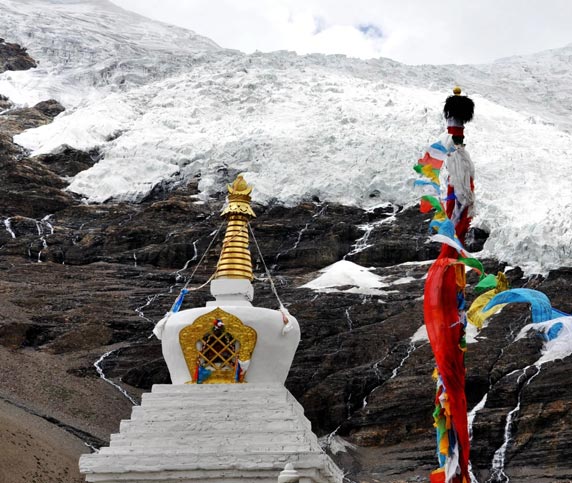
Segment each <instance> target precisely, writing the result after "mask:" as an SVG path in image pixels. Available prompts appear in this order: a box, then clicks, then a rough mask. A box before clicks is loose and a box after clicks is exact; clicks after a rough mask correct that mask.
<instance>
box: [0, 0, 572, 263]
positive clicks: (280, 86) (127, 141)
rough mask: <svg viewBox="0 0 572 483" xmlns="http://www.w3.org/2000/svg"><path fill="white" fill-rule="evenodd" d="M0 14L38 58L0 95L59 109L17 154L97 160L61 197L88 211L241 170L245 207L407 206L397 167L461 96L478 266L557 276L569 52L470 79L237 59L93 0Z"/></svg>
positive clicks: (565, 237) (443, 72) (565, 202)
mask: <svg viewBox="0 0 572 483" xmlns="http://www.w3.org/2000/svg"><path fill="white" fill-rule="evenodd" d="M0 7H1V8H2V12H3V17H2V19H1V20H0V37H3V38H5V39H6V40H7V41H9V42H10V41H12V42H18V43H21V44H22V45H24V46H26V47H28V49H29V51H30V53H31V55H32V57H34V58H36V59H37V60H39V61H40V66H39V67H38V68H37V69H34V70H32V71H25V72H17V73H15V72H7V73H4V74H2V75H0V92H1V93H3V94H5V95H8V96H9V97H11V98H12V99H13V100H14V101H16V102H17V103H19V104H20V105H31V104H33V103H35V102H37V101H39V100H43V99H46V98H48V97H53V98H56V99H58V100H60V102H62V103H64V105H66V107H68V110H67V111H66V112H64V113H62V114H61V115H59V116H58V117H57V118H56V119H55V121H54V122H53V123H52V124H49V125H46V126H42V127H40V128H37V129H33V130H28V131H26V132H24V133H22V134H21V135H19V136H17V138H16V142H18V143H19V144H21V145H23V146H24V147H26V148H28V149H29V150H31V152H32V154H41V153H49V152H57V151H58V150H60V149H62V147H65V146H72V147H75V148H78V149H84V150H91V149H94V148H95V149H97V150H99V152H100V153H101V154H102V158H101V160H100V161H99V162H98V163H97V164H96V165H95V166H93V167H92V168H90V169H88V170H86V171H83V172H81V173H79V174H78V175H77V176H76V177H75V178H74V179H73V180H72V182H71V184H70V186H69V189H70V190H71V191H73V192H75V193H78V194H80V195H82V196H84V197H85V198H86V200H87V201H88V202H92V203H103V202H107V201H113V200H115V201H119V200H123V201H131V202H137V201H139V200H141V199H143V198H144V197H145V196H146V195H147V194H148V193H149V192H150V191H151V190H152V189H153V188H154V187H155V186H157V185H159V184H161V183H180V182H185V180H187V179H190V178H192V177H195V176H200V183H199V188H200V191H201V196H202V197H203V199H207V198H208V197H209V196H212V195H215V194H216V193H218V192H220V191H221V190H222V189H224V184H225V183H226V182H227V181H228V179H229V178H231V177H232V176H234V175H235V174H236V173H238V172H242V173H244V174H245V176H246V178H247V179H248V181H249V182H250V183H252V184H253V185H254V186H255V199H256V201H258V202H260V203H282V204H285V205H295V204H297V203H299V202H301V201H305V200H310V199H314V200H316V199H319V200H320V201H322V202H335V203H342V204H347V205H354V206H360V207H363V208H364V209H369V208H372V207H375V206H379V205H381V204H383V203H387V202H391V203H394V204H399V205H404V206H408V205H412V204H414V203H416V201H417V199H418V197H419V196H420V194H422V193H420V192H419V191H416V190H415V189H414V188H413V181H414V180H415V179H416V174H415V173H414V172H413V170H412V166H413V165H414V164H415V162H416V160H417V158H418V157H419V155H420V154H421V152H422V150H423V148H424V147H425V146H426V145H427V144H428V143H430V142H432V141H433V140H434V139H435V138H436V136H437V135H438V134H440V132H441V131H442V130H443V126H444V123H443V120H442V115H441V108H442V104H443V102H444V100H445V97H446V96H447V95H449V92H450V89H451V87H452V86H453V85H455V84H459V85H461V86H462V87H463V89H464V92H465V93H467V94H469V95H470V96H471V97H472V98H473V99H474V101H475V103H476V116H475V120H474V121H473V122H472V123H470V124H469V125H468V127H467V128H466V142H467V149H468V150H469V151H470V153H471V156H472V158H473V160H474V162H475V165H476V171H477V174H476V180H475V184H476V197H477V216H476V218H475V219H474V226H477V227H480V228H483V229H486V230H487V231H489V232H490V237H489V239H488V240H487V242H486V244H485V249H484V252H483V253H481V254H479V256H481V257H483V256H493V257H495V258H497V259H499V260H503V261H507V262H509V263H511V264H512V265H519V266H521V267H522V268H523V269H524V270H525V272H527V273H545V272H546V271H547V270H550V269H553V268H557V267H561V266H567V265H571V264H572V263H571V260H572V218H571V217H570V216H569V213H570V212H571V210H572V190H571V189H570V186H569V181H568V180H569V175H568V173H569V159H570V158H571V154H572V134H571V129H572V121H571V119H572V117H571V116H570V114H571V113H572V87H570V86H572V67H571V64H570V62H569V59H570V58H572V47H571V46H566V47H563V48H562V49H556V50H553V51H547V52H541V53H539V54H535V55H531V56H520V57H514V58H508V59H501V60H499V61H497V62H495V63H493V64H490V65H478V66H470V65H467V66H458V65H444V66H434V65H420V66H409V65H405V64H400V63H398V62H395V61H392V60H390V59H374V60H358V59H351V58H346V57H345V56H341V55H330V56H326V55H321V54H313V55H305V56H299V55H296V54H294V53H292V52H272V53H259V52H257V53H254V54H250V55H246V54H243V53H241V52H238V51H233V50H228V49H222V48H220V47H218V46H217V45H216V44H215V43H214V42H212V41H210V40H209V39H206V38H204V37H201V36H200V35H197V34H195V33H194V32H190V31H187V30H184V29H181V28H178V27H172V26H169V25H165V24H162V23H159V22H155V21H152V20H149V19H145V18H143V17H140V16H138V15H136V14H133V13H131V12H126V11H125V10H122V9H120V8H119V7H116V6H115V5H113V4H111V3H110V2H108V1H107V0H65V1H62V0H58V1H56V0H24V1H18V2H16V1H15V0H0Z"/></svg>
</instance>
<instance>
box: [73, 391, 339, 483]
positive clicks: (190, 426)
mask: <svg viewBox="0 0 572 483" xmlns="http://www.w3.org/2000/svg"><path fill="white" fill-rule="evenodd" d="M287 463H292V465H293V466H294V468H295V469H296V470H297V471H298V473H299V474H300V477H301V478H300V483H342V480H343V474H342V472H341V470H340V469H339V468H338V467H337V466H336V465H335V464H334V462H333V461H332V460H331V459H330V458H329V457H328V456H327V455H326V454H325V453H324V452H323V451H322V449H321V448H320V446H319V444H318V440H317V438H316V436H315V435H314V433H312V430H311V427H310V422H309V421H308V419H306V417H305V416H304V411H303V409H302V406H300V404H299V403H298V402H297V401H296V400H295V399H294V397H293V396H292V395H291V394H290V393H289V392H288V391H287V390H286V388H285V387H284V386H282V385H281V384H275V385H259V384H210V385H209V384H204V385H196V384H188V385H155V386H153V390H152V392H151V393H147V394H144V395H143V400H142V404H141V406H136V407H134V408H133V413H132V415H131V419H130V420H126V421H122V422H121V426H120V432H119V434H113V435H112V436H111V443H110V446H109V447H106V448H102V449H101V451H100V452H99V453H95V454H89V455H83V456H82V457H81V459H80V471H81V472H82V473H85V474H86V481H88V482H98V483H111V482H122V483H136V482H141V483H143V482H145V483H151V482H161V483H175V482H176V483H186V482H189V483H191V482H193V483H197V482H208V483H238V482H240V483H245V482H253V483H254V482H256V483H276V482H277V480H278V475H279V474H280V472H281V471H282V470H283V469H284V466H285V465H286V464H287Z"/></svg>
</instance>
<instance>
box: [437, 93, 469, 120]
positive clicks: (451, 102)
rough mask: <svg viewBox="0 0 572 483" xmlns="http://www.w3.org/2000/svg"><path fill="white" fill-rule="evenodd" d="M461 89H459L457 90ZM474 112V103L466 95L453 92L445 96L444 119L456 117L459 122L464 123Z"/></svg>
mask: <svg viewBox="0 0 572 483" xmlns="http://www.w3.org/2000/svg"><path fill="white" fill-rule="evenodd" d="M460 91H461V90H460V89H459V92H460ZM474 113H475V103H474V102H473V100H472V99H471V98H469V97H467V96H462V95H460V94H455V95H453V96H449V97H447V100H446V101H445V107H444V108H443V114H445V119H451V118H454V119H457V121H460V122H461V123H463V124H465V123H466V122H469V121H471V120H472V119H473V114H474Z"/></svg>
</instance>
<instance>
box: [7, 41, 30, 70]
mask: <svg viewBox="0 0 572 483" xmlns="http://www.w3.org/2000/svg"><path fill="white" fill-rule="evenodd" d="M34 67H37V64H36V61H35V60H34V59H32V57H30V56H29V55H28V53H27V51H26V49H25V48H23V47H20V46H19V45H18V44H11V43H8V42H5V41H4V39H0V73H2V72H5V71H7V70H28V69H32V68H34Z"/></svg>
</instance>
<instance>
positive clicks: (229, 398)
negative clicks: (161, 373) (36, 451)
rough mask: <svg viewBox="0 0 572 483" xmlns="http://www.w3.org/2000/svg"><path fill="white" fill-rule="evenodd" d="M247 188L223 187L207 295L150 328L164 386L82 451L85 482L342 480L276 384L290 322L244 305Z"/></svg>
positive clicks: (247, 299)
mask: <svg viewBox="0 0 572 483" xmlns="http://www.w3.org/2000/svg"><path fill="white" fill-rule="evenodd" d="M251 191H252V188H251V187H250V186H248V185H247V183H246V182H245V181H244V179H243V178H242V177H241V176H239V177H238V178H237V179H236V181H235V182H234V183H233V184H232V186H229V203H228V206H227V207H226V208H225V209H224V210H223V213H222V215H223V216H224V217H226V218H227V220H228V228H227V231H226V235H225V238H224V242H223V248H222V252H221V256H220V260H219V262H218V265H217V270H216V273H215V275H214V279H213V281H212V282H211V294H212V295H213V296H214V298H215V301H212V302H208V303H207V306H206V307H201V308H194V309H189V310H182V311H180V312H177V313H170V314H169V315H168V316H167V317H166V318H165V319H163V320H162V321H161V322H160V323H159V324H158V326H157V328H156V331H155V332H156V334H157V335H158V336H159V338H160V339H161V341H162V347H163V355H164V357H165V361H166V362H167V365H168V368H169V373H170V375H171V380H172V382H173V384H164V385H154V386H153V389H152V391H151V393H147V394H143V398H142V403H141V406H135V407H134V408H133V413H132V415H131V419H130V420H126V421H122V422H121V426H120V432H119V434H113V435H111V443H110V445H109V447H105V448H102V449H101V450H100V452H99V453H94V454H88V455H83V456H82V457H81V459H80V471H81V472H82V473H84V474H85V475H86V481H88V482H100V483H111V482H122V483H136V482H137V483H142V482H145V483H150V482H162V483H175V482H177V483H186V482H189V483H191V482H193V483H196V482H207V483H238V482H241V483H244V482H249V483H255V482H256V483H276V482H277V481H280V482H284V483H292V482H300V483H326V482H327V483H341V482H342V480H343V474H342V472H341V470H340V469H339V468H338V467H337V466H336V465H335V464H334V462H333V461H332V460H331V459H330V458H329V457H328V456H327V455H326V454H325V453H324V452H323V451H322V449H321V448H320V446H319V444H318V440H317V438H316V435H315V434H314V433H312V430H311V426H310V422H309V421H308V419H306V417H305V416H304V411H303V409H302V407H301V406H300V404H299V403H298V402H297V401H296V400H295V399H294V397H293V396H292V395H291V394H290V393H289V392H288V390H287V389H286V388H285V387H284V381H285V380H286V376H287V375H288V371H289V370H290V365H291V364H292V359H293V358H294V353H295V352H296V348H297V347H298V343H299V342H300V327H299V325H298V322H297V321H296V319H295V318H294V317H292V316H291V315H290V314H288V313H287V312H286V313H285V312H283V311H279V310H269V309H263V308H257V307H253V306H252V303H251V302H252V300H253V289H252V285H251V280H252V279H253V274H252V263H251V259H250V252H249V249H248V245H249V236H248V221H249V220H250V219H251V218H254V217H255V214H254V212H253V211H252V208H251V206H250V193H251ZM285 466H287V467H286V469H285Z"/></svg>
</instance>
